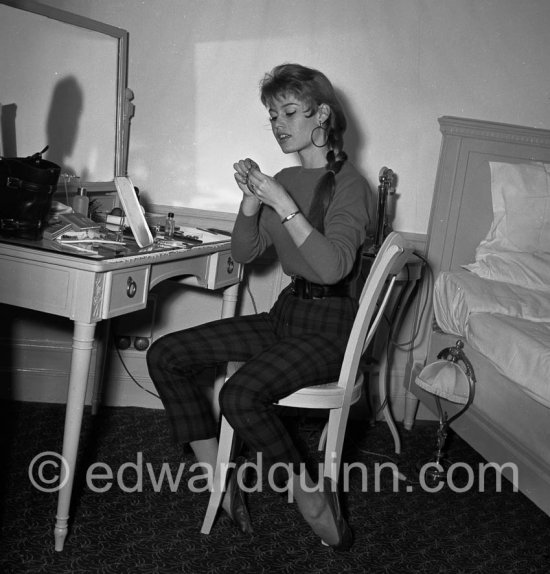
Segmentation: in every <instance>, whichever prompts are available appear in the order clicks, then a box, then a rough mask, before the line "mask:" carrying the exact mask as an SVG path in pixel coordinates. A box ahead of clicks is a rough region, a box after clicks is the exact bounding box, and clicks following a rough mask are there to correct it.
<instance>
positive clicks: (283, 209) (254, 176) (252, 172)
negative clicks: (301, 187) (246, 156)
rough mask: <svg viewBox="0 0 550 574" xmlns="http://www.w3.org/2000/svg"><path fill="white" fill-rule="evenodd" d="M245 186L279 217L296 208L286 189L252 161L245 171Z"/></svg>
mask: <svg viewBox="0 0 550 574" xmlns="http://www.w3.org/2000/svg"><path fill="white" fill-rule="evenodd" d="M245 161H246V160H245ZM246 187H247V191H248V193H251V194H252V195H253V196H254V197H255V198H256V199H257V200H259V201H261V202H262V203H265V204H266V205H268V206H269V207H271V208H273V209H274V210H275V211H276V212H277V213H278V214H279V215H280V216H281V217H284V216H286V215H288V214H289V213H291V212H292V211H296V209H297V207H296V204H295V203H294V200H293V199H292V198H291V197H290V195H289V194H288V192H287V191H286V189H285V188H284V187H283V186H282V185H281V184H280V183H279V182H278V181H277V180H276V179H275V178H274V177H271V176H269V175H266V174H265V173H263V172H262V171H260V168H259V167H258V165H257V164H255V163H254V162H252V164H251V167H250V169H249V171H248V172H247V178H246ZM244 193H247V192H244Z"/></svg>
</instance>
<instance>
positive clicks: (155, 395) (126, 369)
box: [111, 334, 160, 399]
mask: <svg viewBox="0 0 550 574" xmlns="http://www.w3.org/2000/svg"><path fill="white" fill-rule="evenodd" d="M111 336H112V338H113V345H114V347H115V349H116V352H117V355H118V358H119V360H120V363H121V364H122V367H123V368H124V370H125V371H126V374H127V375H128V376H129V377H130V379H131V380H132V381H133V382H134V384H135V385H137V386H138V387H139V388H140V389H141V390H142V391H145V392H146V393H148V394H150V395H151V396H153V397H155V398H157V399H160V397H159V396H158V395H157V394H156V393H153V391H150V390H149V389H146V388H145V387H144V386H143V385H142V384H141V383H140V382H139V381H138V380H137V379H136V378H135V377H134V375H132V373H131V372H130V369H128V367H127V365H126V362H125V361H124V359H123V357H122V354H121V352H120V349H119V348H118V347H117V345H116V340H115V336H114V334H111Z"/></svg>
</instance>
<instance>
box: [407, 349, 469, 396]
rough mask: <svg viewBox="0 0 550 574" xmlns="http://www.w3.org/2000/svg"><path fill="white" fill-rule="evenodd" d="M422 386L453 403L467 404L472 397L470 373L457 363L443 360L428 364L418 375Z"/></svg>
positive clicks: (419, 384)
mask: <svg viewBox="0 0 550 574" xmlns="http://www.w3.org/2000/svg"><path fill="white" fill-rule="evenodd" d="M416 384H417V385H418V386H419V387H420V388H421V389H424V390H425V391H427V392H428V393H431V394H432V395H437V396H438V397H441V398H443V399H447V400H448V401H451V402H453V403H460V404H463V405H464V404H466V403H467V402H468V399H469V397H470V381H469V379H468V375H466V373H465V372H464V370H463V369H462V368H461V367H460V365H458V364H457V363H453V362H452V361H447V360H441V361H435V362H434V363H430V364H429V365H426V366H425V367H424V368H423V369H422V371H420V373H419V374H418V376H417V377H416Z"/></svg>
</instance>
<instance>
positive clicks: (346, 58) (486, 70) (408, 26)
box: [47, 0, 550, 233]
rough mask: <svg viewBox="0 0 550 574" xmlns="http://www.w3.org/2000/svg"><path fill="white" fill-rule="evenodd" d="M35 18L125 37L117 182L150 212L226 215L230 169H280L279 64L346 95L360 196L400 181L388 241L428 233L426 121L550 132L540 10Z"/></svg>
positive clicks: (310, 10)
mask: <svg viewBox="0 0 550 574" xmlns="http://www.w3.org/2000/svg"><path fill="white" fill-rule="evenodd" d="M47 3H48V4H50V5H53V6H56V7H59V8H63V9H67V10H69V11H72V12H76V13H79V14H81V15H84V16H87V17H90V18H94V19H97V20H100V21H103V22H105V23H108V24H111V25H114V26H118V27H121V28H125V29H127V30H128V31H129V33H130V50H129V77H128V85H129V87H130V88H131V89H132V90H133V91H134V93H135V99H134V103H135V106H136V113H135V117H134V119H133V122H132V128H131V143H130V155H129V174H130V177H132V179H133V180H134V183H135V184H136V185H138V186H139V187H140V189H142V191H143V193H144V196H145V198H146V199H147V201H148V202H150V203H153V204H169V205H179V206H187V207H196V208H201V209H215V210H221V211H226V212H235V211H236V210H237V208H238V204H239V201H240V192H239V190H238V189H237V188H236V186H235V185H234V182H233V170H232V164H233V162H234V161H236V160H237V159H239V158H241V157H245V156H250V157H253V158H254V159H256V160H257V161H258V163H259V164H260V165H261V166H262V168H263V169H264V170H265V171H266V172H267V173H273V172H275V171H277V170H278V169H279V168H280V167H282V166H283V165H287V164H288V163H291V162H292V161H293V159H292V158H289V157H285V156H283V155H282V154H281V152H280V150H279V149H278V145H277V144H276V143H275V141H274V139H273V138H272V136H271V132H270V128H269V125H268V121H267V113H266V111H265V110H264V109H263V107H262V105H261V104H260V102H259V99H258V83H259V81H260V79H261V78H262V76H263V74H264V72H266V71H268V70H269V69H271V68H272V67H273V66H274V65H276V64H279V63H282V62H285V61H296V62H300V63H303V64H305V65H309V66H314V67H318V68H319V69H321V70H322V71H324V72H325V73H326V74H327V75H328V76H329V78H331V80H332V81H333V83H334V84H335V86H336V87H337V89H338V90H339V91H340V92H341V93H342V94H343V100H344V103H345V106H346V108H347V110H348V116H349V120H350V130H349V134H348V136H347V143H348V144H349V146H347V147H348V151H349V154H350V156H351V157H352V159H353V160H354V161H355V163H356V164H357V165H358V166H359V168H360V169H361V170H362V171H363V173H365V175H367V177H368V178H369V180H370V182H371V184H372V185H373V186H376V185H377V184H378V172H379V170H380V168H381V167H382V166H386V165H387V166H389V167H391V168H392V169H393V170H394V171H395V172H396V173H397V174H398V176H399V187H398V192H399V199H398V202H397V213H396V218H395V222H394V227H395V228H396V229H398V230H400V231H410V232H414V233H425V232H426V231H427V228H428V221H429V211H430V206H431V198H432V193H433V187H434V180H435V173H436V168H437V161H438V156H439V146H440V141H441V138H440V133H439V129H438V124H437V118H438V117H439V116H442V115H456V116H463V117H471V118H478V119H485V120H492V121H499V122H505V123H516V124H523V125H527V126H533V127H541V128H549V127H550V97H549V96H550V85H549V79H548V78H549V76H548V61H549V56H550V45H549V38H550V35H549V33H548V30H549V29H550V2H548V0H522V1H519V0H341V1H339V2H334V1H333V0H277V1H274V0H147V1H143V2H136V1H135V0H90V1H84V0H80V1H75V0H48V1H47Z"/></svg>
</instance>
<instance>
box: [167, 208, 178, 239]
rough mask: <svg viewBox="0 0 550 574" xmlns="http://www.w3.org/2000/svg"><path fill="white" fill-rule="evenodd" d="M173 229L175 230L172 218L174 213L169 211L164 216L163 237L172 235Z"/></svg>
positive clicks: (174, 222)
mask: <svg viewBox="0 0 550 574" xmlns="http://www.w3.org/2000/svg"><path fill="white" fill-rule="evenodd" d="M175 230H176V220H175V219H174V214H173V213H172V212H170V213H169V214H168V216H167V217H166V223H165V226H164V235H165V237H173V236H174V231H175Z"/></svg>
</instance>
